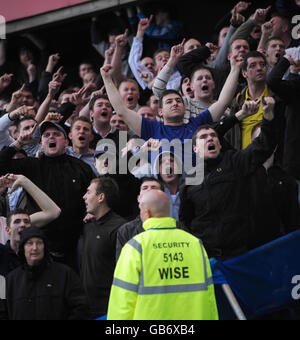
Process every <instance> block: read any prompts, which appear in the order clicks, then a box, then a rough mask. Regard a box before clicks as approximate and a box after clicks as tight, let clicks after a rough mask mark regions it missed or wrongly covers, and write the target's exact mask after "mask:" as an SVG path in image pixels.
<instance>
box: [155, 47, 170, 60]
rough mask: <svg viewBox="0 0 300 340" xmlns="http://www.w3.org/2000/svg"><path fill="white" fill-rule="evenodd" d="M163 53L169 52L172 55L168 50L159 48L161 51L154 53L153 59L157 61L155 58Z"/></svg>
mask: <svg viewBox="0 0 300 340" xmlns="http://www.w3.org/2000/svg"><path fill="white" fill-rule="evenodd" d="M161 52H168V53H170V51H169V50H167V49H166V48H159V49H157V50H156V51H155V52H154V54H153V59H155V57H156V56H157V55H158V54H159V53H161ZM154 62H155V60H154Z"/></svg>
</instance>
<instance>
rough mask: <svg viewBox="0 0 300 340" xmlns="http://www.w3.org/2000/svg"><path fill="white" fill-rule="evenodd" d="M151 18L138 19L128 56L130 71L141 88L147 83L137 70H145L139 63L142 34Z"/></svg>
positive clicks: (145, 86) (141, 51) (141, 49)
mask: <svg viewBox="0 0 300 340" xmlns="http://www.w3.org/2000/svg"><path fill="white" fill-rule="evenodd" d="M152 18H153V16H152V15H151V16H150V18H149V19H148V18H143V19H141V20H140V21H139V24H138V30H137V34H136V36H135V38H134V39H133V43H132V45H131V49H130V53H129V58H128V64H129V66H130V68H131V71H132V73H133V75H134V77H135V79H136V80H137V82H138V83H139V84H140V86H141V87H142V89H143V90H145V89H146V88H147V84H146V83H145V82H144V81H143V80H142V79H141V77H140V73H139V71H147V69H146V67H144V66H143V65H142V64H141V58H142V54H143V40H144V35H145V32H146V30H147V29H148V28H149V26H150V23H151V21H152Z"/></svg>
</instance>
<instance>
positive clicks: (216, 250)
mask: <svg viewBox="0 0 300 340" xmlns="http://www.w3.org/2000/svg"><path fill="white" fill-rule="evenodd" d="M258 105H259V102H258V101H256V102H251V101H248V102H246V103H245V104H244V105H243V108H242V110H243V111H251V112H253V113H254V112H256V111H257V109H258ZM262 105H263V112H264V113H263V124H262V132H261V135H260V136H259V137H258V138H257V139H255V140H254V141H253V142H252V143H251V144H250V145H249V146H248V147H247V148H246V149H245V150H242V151H236V150H234V149H231V150H230V149H229V150H226V151H224V152H222V146H221V144H220V141H219V138H218V136H217V133H216V131H215V130H214V129H212V128H210V127H209V126H206V127H205V126H202V127H200V128H199V129H198V131H197V132H196V133H195V135H194V137H193V144H194V151H195V152H196V153H199V155H200V154H201V153H202V152H204V162H205V169H204V180H203V182H202V183H201V184H200V185H194V186H186V187H185V188H184V189H183V191H182V192H181V208H180V220H181V222H183V223H184V225H185V227H187V228H188V229H189V230H190V232H191V233H192V234H194V235H196V236H197V237H199V238H201V239H202V241H203V244H204V246H205V248H206V250H207V253H208V255H209V257H216V258H218V259H220V260H224V259H227V258H230V257H234V256H238V255H240V254H242V253H244V252H246V251H248V250H249V245H248V243H249V240H250V236H251V235H250V233H251V230H252V229H251V209H249V207H250V206H251V205H250V202H249V199H250V198H249V176H250V175H251V174H253V173H254V172H255V171H256V169H257V168H258V167H259V166H261V165H262V164H263V163H264V162H265V161H266V160H267V159H268V158H269V157H270V156H271V154H272V153H273V152H274V149H275V148H276V145H277V131H276V127H275V126H276V119H273V109H274V105H275V101H274V99H273V98H271V97H268V98H264V99H263V100H262Z"/></svg>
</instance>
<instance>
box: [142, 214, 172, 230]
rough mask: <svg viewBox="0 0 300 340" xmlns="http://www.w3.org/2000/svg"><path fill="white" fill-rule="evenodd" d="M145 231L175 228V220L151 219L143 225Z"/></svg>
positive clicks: (169, 218)
mask: <svg viewBox="0 0 300 340" xmlns="http://www.w3.org/2000/svg"><path fill="white" fill-rule="evenodd" d="M143 228H144V229H145V230H149V229H170V228H176V220H175V219H174V218H172V217H151V218H148V220H146V221H145V222H144V223H143Z"/></svg>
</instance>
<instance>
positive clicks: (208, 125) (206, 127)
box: [192, 124, 218, 146]
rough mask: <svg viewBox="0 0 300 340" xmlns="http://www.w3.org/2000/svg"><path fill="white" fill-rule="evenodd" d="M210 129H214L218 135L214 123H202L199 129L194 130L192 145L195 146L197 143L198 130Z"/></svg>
mask: <svg viewBox="0 0 300 340" xmlns="http://www.w3.org/2000/svg"><path fill="white" fill-rule="evenodd" d="M208 129H212V130H214V131H215V132H216V134H217V135H218V132H217V131H216V129H215V126H214V125H212V124H203V125H200V126H199V127H198V129H197V130H196V131H195V132H194V134H193V137H192V145H193V146H195V145H196V141H197V135H198V132H199V131H201V130H208Z"/></svg>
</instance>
